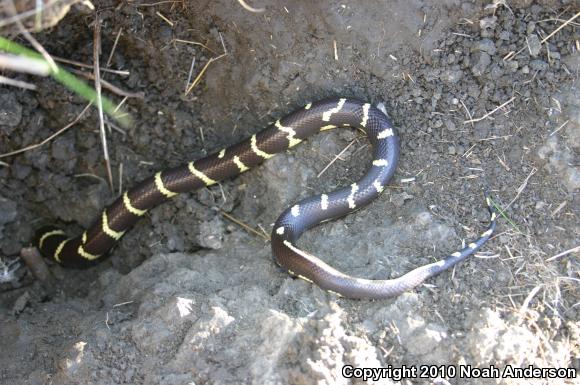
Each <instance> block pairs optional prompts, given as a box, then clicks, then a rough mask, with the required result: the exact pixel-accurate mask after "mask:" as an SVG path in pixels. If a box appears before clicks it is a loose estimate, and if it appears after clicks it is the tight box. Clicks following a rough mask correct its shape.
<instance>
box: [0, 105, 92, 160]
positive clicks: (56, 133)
mask: <svg viewBox="0 0 580 385" xmlns="http://www.w3.org/2000/svg"><path fill="white" fill-rule="evenodd" d="M91 104H92V103H89V104H87V105H86V107H85V108H84V109H83V110H82V111H81V113H80V114H78V115H77V117H76V118H75V119H74V120H73V121H72V122H70V123H69V124H67V125H66V126H64V127H63V128H61V129H60V130H58V131H57V132H55V133H54V134H52V135H51V136H49V137H48V138H46V139H44V140H43V141H41V142H39V143H35V144H31V145H30V146H26V147H24V148H21V149H19V150H15V151H11V152H7V153H5V154H0V158H6V157H8V156H12V155H16V154H20V153H23V152H26V151H30V150H34V149H35V148H38V147H41V146H44V145H45V144H46V143H48V142H50V141H51V140H53V139H54V138H56V137H57V136H59V135H60V134H62V133H63V132H65V131H66V130H68V129H69V128H71V127H72V126H74V125H75V124H77V123H78V122H79V120H81V118H82V117H83V115H84V114H85V112H87V110H88V109H89V108H90V107H91Z"/></svg>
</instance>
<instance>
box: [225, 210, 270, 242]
mask: <svg viewBox="0 0 580 385" xmlns="http://www.w3.org/2000/svg"><path fill="white" fill-rule="evenodd" d="M220 213H221V214H222V215H223V216H224V217H226V218H228V219H229V220H230V221H232V222H234V223H235V224H237V225H240V226H242V227H243V228H244V229H246V230H247V231H249V232H250V233H252V234H255V235H257V236H259V237H260V238H263V239H264V240H266V241H268V242H270V237H268V236H266V235H264V234H262V233H261V232H259V231H257V230H254V229H253V228H251V227H250V226H248V225H246V224H245V223H244V222H242V221H240V220H239V219H237V218H234V217H233V216H231V215H230V214H228V213H226V212H225V211H222V210H220Z"/></svg>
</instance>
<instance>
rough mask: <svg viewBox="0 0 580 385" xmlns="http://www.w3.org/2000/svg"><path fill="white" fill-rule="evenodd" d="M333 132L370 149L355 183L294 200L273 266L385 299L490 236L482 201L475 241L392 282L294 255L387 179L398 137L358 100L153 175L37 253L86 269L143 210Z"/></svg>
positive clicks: (322, 106) (48, 237)
mask: <svg viewBox="0 0 580 385" xmlns="http://www.w3.org/2000/svg"><path fill="white" fill-rule="evenodd" d="M339 126H350V127H356V128H361V129H362V130H364V131H365V132H366V134H367V136H368V138H369V140H370V142H371V144H372V146H373V149H374V156H373V159H374V160H373V162H372V165H371V167H370V168H369V169H368V171H367V172H366V174H365V175H364V176H363V177H362V179H360V180H359V181H358V182H356V183H353V184H352V185H350V186H348V187H346V188H342V189H340V190H337V191H334V192H331V193H328V194H321V195H317V196H313V197H310V198H308V199H305V200H302V201H300V202H298V203H296V204H295V205H294V206H292V207H291V208H289V209H287V210H286V211H285V212H284V213H283V214H282V215H281V216H280V217H279V218H278V220H277V221H276V224H275V225H274V228H273V231H272V252H273V255H274V260H275V262H276V263H277V264H278V265H280V266H281V267H283V268H284V269H286V270H287V271H288V272H289V273H290V274H292V275H294V276H297V277H300V278H303V279H305V280H307V281H310V282H313V283H315V284H317V285H318V286H320V287H321V288H323V289H326V290H328V291H332V292H335V293H337V294H339V295H342V296H345V297H350V298H386V297H392V296H396V295H399V294H401V293H403V292H404V291H407V290H409V289H412V288H414V287H416V286H417V285H419V284H421V283H422V282H423V281H424V280H426V279H427V278H430V277H432V276H434V275H436V274H438V273H440V272H442V271H444V270H447V269H449V268H450V267H452V266H454V265H455V264H457V263H458V262H460V261H462V260H463V259H465V258H466V257H467V256H469V255H470V254H472V253H474V252H475V251H476V250H478V249H479V248H480V247H481V246H482V245H483V244H484V243H485V242H486V241H487V240H488V239H489V238H490V236H491V235H492V233H493V231H494V230H495V212H494V211H493V208H492V206H491V204H490V200H489V197H487V198H486V200H487V205H488V209H489V211H490V214H491V221H490V225H489V227H488V229H487V230H486V231H485V232H484V233H483V234H481V237H480V238H479V239H478V240H477V241H475V242H473V243H470V244H469V245H468V246H467V247H465V248H463V249H462V250H461V251H458V252H456V253H453V254H451V255H449V256H447V257H446V258H444V259H443V260H441V261H439V262H435V263H431V264H428V265H425V266H421V267H419V268H416V269H414V270H412V271H411V272H409V273H407V274H405V275H403V276H402V277H400V278H396V279H392V280H368V279H360V278H354V277H351V276H348V275H346V274H343V273H341V272H339V271H337V270H336V269H334V268H332V267H331V266H329V265H327V264H326V263H324V262H323V261H321V260H320V259H318V258H317V257H315V256H313V255H311V254H309V253H307V252H305V251H302V250H300V249H299V248H298V247H297V246H296V241H297V240H298V238H299V237H300V235H301V234H302V233H303V232H304V231H306V230H308V229H310V228H312V227H314V226H316V225H318V224H320V223H322V222H324V221H327V220H330V219H334V218H337V217H341V216H343V215H346V214H348V213H349V212H352V211H353V210H356V209H358V208H360V207H363V206H365V205H367V204H368V203H370V202H371V201H372V200H373V199H375V198H376V197H377V196H378V195H379V194H380V193H381V192H382V191H383V190H384V188H385V185H386V184H387V183H388V181H389V180H390V179H391V177H392V176H393V174H394V172H395V169H396V166H397V162H398V159H399V138H398V136H397V134H396V132H395V130H394V128H393V127H392V126H391V124H390V122H389V120H388V118H387V117H386V116H385V114H384V113H382V112H381V111H380V110H378V109H376V108H374V107H372V106H371V105H370V104H369V103H362V102H360V101H358V100H353V99H327V100H323V101H319V102H317V103H312V104H308V105H306V106H305V107H303V108H301V109H299V110H297V111H295V112H293V113H292V114H290V115H288V116H286V117H285V118H282V119H280V120H278V121H277V122H276V123H275V124H273V125H271V126H270V127H268V128H267V129H265V130H264V131H261V132H260V133H258V134H255V135H253V136H252V137H251V138H250V139H247V140H245V141H243V142H240V143H238V144H235V145H233V146H231V147H228V148H226V149H223V150H221V151H219V152H217V153H215V154H212V155H210V156H208V157H206V158H203V159H199V160H196V161H194V162H190V163H188V164H186V165H183V166H179V167H176V168H172V169H169V170H164V171H161V172H158V173H156V174H155V175H154V176H153V177H150V178H148V179H146V180H144V181H142V182H141V183H140V184H138V185H137V186H136V187H134V188H133V189H131V190H129V191H127V192H125V193H124V194H123V195H122V197H120V198H119V199H117V200H116V201H115V202H114V203H113V204H111V205H110V206H109V207H107V208H106V209H105V210H103V213H102V214H101V216H100V217H99V218H98V219H97V220H96V221H95V222H94V223H93V225H92V226H90V227H89V228H88V229H87V230H86V231H84V232H83V233H82V234H81V235H80V236H78V237H76V238H67V236H66V235H65V234H64V232H63V231H61V230H58V229H55V228H50V229H48V230H43V231H41V232H40V233H39V235H38V238H37V239H38V241H37V245H38V248H39V249H40V251H41V252H42V254H43V255H44V256H45V257H47V258H51V259H53V260H55V261H56V262H57V263H59V264H61V265H63V266H69V267H85V266H90V265H92V264H93V263H94V261H97V260H98V259H99V258H100V257H102V256H103V255H104V254H106V252H107V251H108V250H109V249H110V248H111V247H112V246H113V245H115V243H116V242H117V241H118V240H119V239H120V238H121V237H122V236H123V234H124V233H125V232H126V231H127V230H128V229H129V228H130V227H131V226H132V225H133V224H134V223H135V222H136V221H137V220H138V219H139V218H140V217H142V216H143V215H144V214H145V213H146V212H147V210H150V209H152V208H153V207H155V206H157V205H159V204H160V203H162V202H164V201H166V200H168V199H169V198H171V197H173V196H175V195H177V194H180V193H184V192H189V191H193V190H196V189H198V188H200V187H203V186H210V185H212V184H215V183H217V182H218V181H220V180H223V179H226V178H229V177H232V176H235V175H238V174H240V173H242V172H244V171H246V170H248V169H250V168H251V167H254V166H257V165H259V164H260V163H262V162H263V161H264V160H266V159H268V158H271V157H272V156H274V154H276V153H279V152H282V151H285V150H287V149H288V148H290V147H293V146H295V145H296V144H298V143H300V142H302V141H303V140H304V139H306V138H307V137H308V136H310V135H312V134H314V133H316V132H319V131H325V130H329V129H332V128H336V127H339Z"/></svg>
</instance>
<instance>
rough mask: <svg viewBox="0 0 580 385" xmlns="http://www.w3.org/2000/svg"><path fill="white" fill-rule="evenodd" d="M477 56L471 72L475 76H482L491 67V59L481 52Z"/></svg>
mask: <svg viewBox="0 0 580 385" xmlns="http://www.w3.org/2000/svg"><path fill="white" fill-rule="evenodd" d="M475 56H476V60H475V65H474V66H473V67H472V68H471V72H472V73H473V74H474V75H475V76H481V75H483V74H484V73H485V70H486V69H487V67H488V66H489V65H490V63H491V57H490V56H489V55H488V54H487V53H485V52H479V53H478V54H476V55H475Z"/></svg>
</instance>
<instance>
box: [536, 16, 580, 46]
mask: <svg viewBox="0 0 580 385" xmlns="http://www.w3.org/2000/svg"><path fill="white" fill-rule="evenodd" d="M578 16H580V12H578V13H577V14H575V15H574V16H572V17H571V18H570V19H568V20H566V21H565V22H564V23H562V25H560V26H559V27H558V28H556V29H555V30H553V31H552V33H550V34H549V35H548V36H546V37H545V38H543V39H542V41H541V42H540V44H544V43H545V42H546V41H547V40H548V39H549V38H551V37H552V36H554V35H555V34H556V33H558V31H559V30H561V29H562V28H564V27H565V26H567V25H568V24H570V23H571V22H573V21H574V19H576V18H577V17H578Z"/></svg>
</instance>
